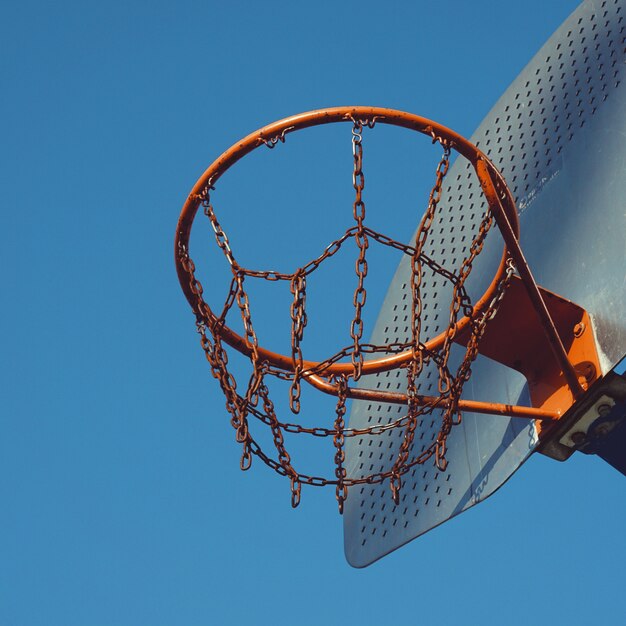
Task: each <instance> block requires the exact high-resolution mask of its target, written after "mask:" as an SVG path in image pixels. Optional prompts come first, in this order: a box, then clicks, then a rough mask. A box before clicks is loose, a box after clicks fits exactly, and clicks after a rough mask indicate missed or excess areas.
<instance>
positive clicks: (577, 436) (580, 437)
mask: <svg viewBox="0 0 626 626" xmlns="http://www.w3.org/2000/svg"><path fill="white" fill-rule="evenodd" d="M569 438H570V439H571V440H572V441H573V442H574V445H575V446H582V444H583V443H585V440H586V439H587V434H586V433H584V432H583V431H582V430H579V431H576V432H575V433H572V434H571V435H570V436H569Z"/></svg>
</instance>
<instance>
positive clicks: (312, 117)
mask: <svg viewBox="0 0 626 626" xmlns="http://www.w3.org/2000/svg"><path fill="white" fill-rule="evenodd" d="M355 120H356V121H361V122H362V123H363V125H365V124H367V123H370V124H373V123H376V124H390V125H393V126H400V127H403V128H406V129H409V130H413V131H417V132H419V133H422V134H424V135H427V136H429V137H431V138H432V139H433V141H436V140H441V141H443V142H446V143H447V144H448V145H449V146H450V148H451V149H453V150H454V151H455V152H457V153H458V154H460V155H461V156H463V157H464V158H465V159H467V160H468V161H469V162H470V163H471V164H472V165H473V166H474V169H475V170H476V167H477V164H478V163H479V162H481V161H482V162H483V164H486V165H487V167H488V168H489V174H490V175H491V177H492V178H493V179H496V180H498V181H499V182H500V184H501V187H502V189H503V190H504V197H503V198H500V203H501V206H500V207H499V206H498V205H497V204H496V202H497V199H496V200H494V199H493V198H491V197H489V196H485V199H486V200H487V202H488V204H489V207H490V209H491V210H492V211H493V212H494V213H496V212H498V211H499V210H501V209H504V213H505V214H506V216H507V218H508V220H509V222H510V225H511V228H512V230H513V231H514V234H515V237H516V238H518V237H519V220H518V216H517V210H516V208H515V201H514V199H513V196H512V195H511V192H510V190H509V188H508V187H507V185H506V182H505V181H504V178H503V177H502V175H501V174H500V172H499V171H498V170H497V168H496V167H495V166H494V165H493V163H492V162H491V161H490V160H489V159H488V158H487V156H486V155H485V154H484V153H483V152H481V151H480V150H479V149H478V148H477V147H476V146H475V145H474V144H472V143H471V142H470V141H468V140H467V139H465V138H464V137H463V136H461V135H459V134H458V133H455V132H454V131H453V130H450V129H449V128H447V127H445V126H442V125H441V124H438V123H437V122H433V121H432V120H429V119H426V118H424V117H420V116H418V115H414V114H412V113H406V112H404V111H397V110H394V109H386V108H380V107H358V106H357V107H333V108H328V109H318V110H315V111H309V112H307V113H300V114H298V115H294V116H292V117H287V118H285V119H282V120H279V121H278V122H274V123H273V124H269V125H267V126H264V127H263V128H261V129H259V130H257V131H255V132H253V133H251V134H250V135H248V136H247V137H245V138H244V139H242V140H241V141H238V142H237V143H236V144H234V145H233V146H232V147H230V148H229V149H228V150H226V152H224V153H223V154H222V155H221V156H220V157H219V158H218V159H217V160H215V161H214V162H213V163H212V164H211V165H210V166H209V168H208V169H207V170H206V171H205V172H204V174H202V176H201V177H200V178H199V179H198V181H197V182H196V184H195V185H194V187H193V189H192V191H191V193H190V194H189V196H188V198H187V200H186V202H185V204H184V205H183V208H182V211H181V214H180V217H179V219H178V225H177V228H176V236H175V239H174V258H175V262H176V271H177V273H178V280H179V282H180V285H181V287H182V289H183V292H184V294H185V297H186V298H187V300H188V302H189V304H190V305H191V307H192V309H193V311H194V313H196V315H198V314H199V307H198V304H199V303H198V299H197V296H195V295H194V293H193V292H192V291H191V288H190V284H189V274H188V273H187V272H186V270H185V269H184V268H183V265H182V262H181V261H182V257H181V251H183V250H184V251H188V250H189V238H190V235H191V228H192V225H193V222H194V219H195V216H196V214H197V212H198V209H199V207H200V205H201V202H202V193H203V191H204V190H205V189H206V188H207V187H210V186H212V185H214V184H215V183H216V182H217V180H218V179H219V178H220V177H221V176H222V174H224V172H226V170H228V169H229V168H230V167H232V166H233V165H234V164H235V163H237V161H239V160H240V159H242V158H243V157H244V156H245V155H246V154H249V153H250V152H252V151H253V150H255V149H256V148H259V147H261V146H264V145H268V144H270V145H273V144H276V143H277V142H278V141H284V139H285V136H286V135H287V134H289V133H292V132H295V131H297V130H302V129H304V128H309V127H312V126H320V125H322V124H332V123H337V122H354V121H355ZM481 170H483V168H480V169H479V170H476V176H477V178H478V179H479V180H481V181H482V179H483V178H484V176H485V174H484V173H483V172H482V171H481ZM508 256H509V254H508V251H507V248H506V246H505V247H504V250H503V253H502V258H501V260H500V264H499V266H498V269H497V271H496V273H495V275H494V278H493V280H492V281H491V284H490V285H489V287H488V288H487V290H486V291H485V293H484V294H483V295H482V297H481V298H480V300H479V301H478V302H477V303H476V305H475V306H474V311H475V314H480V313H481V312H482V311H483V309H485V308H486V307H487V305H488V304H489V302H491V300H492V298H493V297H494V295H495V292H496V289H497V287H498V284H499V283H500V281H501V280H502V278H503V276H504V273H505V272H506V261H507V258H508ZM204 308H205V309H206V310H208V312H209V314H210V319H209V322H215V321H216V320H217V317H216V316H215V314H214V313H213V311H212V310H211V308H210V307H209V306H208V305H207V304H206V303H205V305H204ZM469 323H470V318H469V317H464V318H462V319H461V320H459V321H458V323H457V324H456V331H457V332H459V331H462V330H463V329H464V328H465V327H466V326H467V325H468V324H469ZM219 333H220V335H221V336H222V338H223V339H224V341H226V343H228V344H229V345H230V346H232V347H233V348H235V349H236V350H238V351H239V352H241V353H243V354H245V355H246V356H250V354H251V352H252V349H251V346H250V344H249V343H248V342H247V341H246V339H244V338H243V337H242V336H241V335H239V334H237V333H236V332H235V331H233V330H232V329H231V328H229V327H228V326H226V325H225V324H220V325H219ZM444 339H445V332H443V333H441V334H440V335H438V336H437V337H435V338H433V339H431V340H429V341H428V342H426V344H425V348H426V350H429V351H433V352H434V351H436V350H438V349H439V348H440V347H441V345H443V342H444ZM257 352H258V355H259V358H260V359H261V360H262V361H267V362H268V363H270V364H271V365H273V366H274V367H278V368H280V369H282V370H284V371H289V372H292V371H293V369H294V365H293V359H292V357H291V356H286V355H283V354H279V353H276V352H272V351H271V350H268V349H266V348H263V347H261V346H259V347H258V348H257ZM412 358H413V352H412V351H411V350H406V351H404V352H400V353H397V354H393V355H389V356H384V357H381V358H376V359H369V360H367V361H364V363H363V370H362V373H363V374H375V373H377V372H383V371H387V370H390V369H395V368H397V367H399V366H401V365H403V364H405V363H408V362H409V361H410V360H411V359H412ZM302 365H303V368H304V372H303V377H305V378H306V371H307V370H312V369H315V368H316V367H317V366H318V365H320V363H319V362H316V361H303V363H302ZM352 371H353V365H352V363H333V364H332V365H329V366H328V367H326V368H325V369H324V377H325V378H331V377H333V376H337V375H341V374H346V375H347V374H350V373H351V372H352Z"/></svg>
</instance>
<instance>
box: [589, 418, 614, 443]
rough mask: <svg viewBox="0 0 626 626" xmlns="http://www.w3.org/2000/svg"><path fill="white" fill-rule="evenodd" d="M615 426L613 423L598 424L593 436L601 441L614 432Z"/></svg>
mask: <svg viewBox="0 0 626 626" xmlns="http://www.w3.org/2000/svg"><path fill="white" fill-rule="evenodd" d="M614 426H615V424H614V423H611V422H604V424H598V425H597V426H596V427H595V428H594V429H593V436H594V437H598V438H599V439H601V438H602V437H604V435H607V434H608V433H610V432H611V431H612V430H613V427H614Z"/></svg>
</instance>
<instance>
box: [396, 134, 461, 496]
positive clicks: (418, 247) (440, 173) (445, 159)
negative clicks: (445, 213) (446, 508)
mask: <svg viewBox="0 0 626 626" xmlns="http://www.w3.org/2000/svg"><path fill="white" fill-rule="evenodd" d="M442 145H443V156H442V157H441V160H440V161H439V164H438V165H437V170H436V176H435V184H434V185H433V188H432V189H431V191H430V195H429V197H428V205H427V207H426V211H425V212H424V216H423V217H422V219H421V221H420V225H419V227H418V229H417V233H416V235H415V248H414V250H413V254H412V255H411V350H412V353H413V358H412V359H411V362H410V363H409V365H408V367H407V396H408V398H409V401H408V416H409V422H408V424H407V427H406V430H405V432H404V438H403V440H402V444H401V445H400V450H399V451H398V456H397V458H396V461H395V463H394V465H393V469H392V478H391V480H390V482H389V486H390V489H391V496H392V498H393V501H394V502H395V503H396V504H398V503H399V501H400V489H401V487H402V479H401V477H400V473H399V471H400V469H401V468H402V467H403V465H404V464H405V463H406V461H407V458H408V456H409V452H410V450H411V447H412V445H413V440H414V438H415V429H416V427H417V420H418V417H419V411H418V410H417V404H416V396H417V387H416V385H417V380H418V378H419V376H420V374H421V373H422V369H423V367H424V353H423V350H422V349H421V344H420V336H421V328H422V298H421V284H422V253H423V251H424V247H425V246H426V242H427V241H428V235H429V233H430V229H431V226H432V223H433V221H434V219H435V215H436V212H437V206H438V205H439V202H440V200H441V192H442V187H443V181H444V179H445V177H446V174H447V173H448V167H449V165H450V146H449V145H448V144H447V143H445V142H442ZM440 369H441V368H440Z"/></svg>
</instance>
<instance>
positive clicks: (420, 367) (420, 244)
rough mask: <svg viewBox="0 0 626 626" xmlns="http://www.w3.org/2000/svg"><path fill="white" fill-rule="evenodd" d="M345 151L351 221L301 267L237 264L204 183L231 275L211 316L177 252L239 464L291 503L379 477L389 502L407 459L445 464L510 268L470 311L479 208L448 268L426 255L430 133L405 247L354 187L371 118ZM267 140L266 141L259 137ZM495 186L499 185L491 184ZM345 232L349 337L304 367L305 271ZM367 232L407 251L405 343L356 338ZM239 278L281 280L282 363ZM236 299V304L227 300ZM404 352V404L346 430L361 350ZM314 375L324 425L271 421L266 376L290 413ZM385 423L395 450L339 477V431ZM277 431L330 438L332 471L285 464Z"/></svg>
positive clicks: (363, 432) (379, 428) (441, 173)
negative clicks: (428, 431)
mask: <svg viewBox="0 0 626 626" xmlns="http://www.w3.org/2000/svg"><path fill="white" fill-rule="evenodd" d="M351 121H352V152H353V179H352V180H353V187H354V191H355V200H354V203H353V219H354V221H355V225H353V226H351V227H350V228H348V229H347V230H346V232H345V233H344V234H343V235H342V236H341V237H339V238H337V239H335V240H334V241H333V242H332V243H331V244H329V245H328V246H327V247H326V249H325V250H324V251H323V252H322V253H321V254H320V255H319V256H317V257H316V258H314V259H313V260H311V261H309V262H307V263H306V264H304V265H302V266H301V267H300V268H298V269H297V270H296V271H294V272H293V273H281V272H277V271H273V270H251V269H246V268H243V267H241V266H240V265H239V264H238V263H237V261H236V259H235V256H234V254H233V251H232V249H231V246H230V242H229V239H228V237H227V235H226V234H225V232H224V230H223V229H222V227H221V225H220V223H219V221H218V219H217V217H216V215H215V211H214V209H213V206H212V204H211V201H210V190H212V189H213V187H212V185H211V183H210V182H209V184H207V187H206V189H205V191H204V192H203V193H202V194H201V195H200V196H199V197H198V198H199V200H200V202H201V204H202V206H203V208H204V213H205V215H206V216H207V218H208V220H209V223H210V225H211V228H212V230H213V233H214V235H215V241H216V243H217V245H218V247H219V248H220V249H221V251H222V253H223V255H224V257H225V259H226V261H227V263H228V265H229V268H230V271H231V273H232V279H231V283H230V287H229V292H228V295H227V297H226V301H225V303H224V306H223V308H222V311H221V314H220V315H219V317H216V316H214V315H213V313H212V312H211V309H210V308H209V306H208V305H207V304H206V302H205V301H204V298H203V288H202V284H201V283H200V281H199V280H198V279H197V278H196V268H195V265H194V263H193V261H192V259H191V257H190V256H189V254H188V251H187V249H186V248H185V247H184V246H181V247H180V248H179V250H178V255H179V259H180V264H181V267H182V268H183V271H184V272H185V273H186V274H187V277H188V285H189V289H190V291H191V293H192V294H193V297H194V299H195V302H194V310H195V313H196V326H197V331H198V334H199V336H200V343H201V346H202V350H203V352H204V354H205V357H206V360H207V361H208V363H209V366H210V370H211V374H212V376H213V377H214V378H216V379H217V380H218V382H219V385H220V388H221V390H222V393H223V394H224V398H225V404H226V410H227V411H228V413H229V415H230V422H231V425H232V427H233V429H234V430H235V437H236V440H237V442H238V443H240V444H241V445H242V455H241V462H240V465H241V468H242V469H243V470H246V469H248V468H249V467H250V465H251V462H252V455H255V456H256V457H257V458H259V459H261V460H262V461H263V463H265V464H266V465H268V466H269V467H270V468H271V469H273V470H274V471H275V472H277V473H278V474H280V475H282V476H286V477H287V478H288V479H289V481H290V490H291V504H292V506H293V507H297V506H298V504H299V503H300V500H301V489H302V485H310V486H325V485H334V486H335V496H336V500H337V505H338V508H339V512H340V513H343V511H344V507H345V501H346V498H347V496H348V489H349V488H350V487H352V486H355V485H372V484H379V483H383V482H385V481H389V485H390V490H391V495H392V498H393V501H394V502H395V504H396V505H397V504H399V502H400V497H401V490H402V480H403V476H404V475H405V474H406V473H407V472H409V471H410V470H411V468H413V467H415V466H416V465H421V464H423V463H426V462H427V461H428V460H429V459H433V458H434V462H435V465H436V466H437V467H438V468H440V469H445V466H446V464H447V461H446V456H445V455H446V444H447V437H448V435H449V433H450V432H451V429H452V427H453V426H454V425H456V424H458V423H460V420H461V414H460V411H459V408H458V405H459V400H460V398H461V393H462V391H463V385H464V384H465V382H467V380H469V378H470V376H471V367H472V364H473V362H474V361H475V359H476V357H477V355H478V346H479V342H480V340H481V338H482V336H483V335H484V332H485V328H486V326H487V324H488V323H489V321H490V320H491V319H493V317H494V316H495V315H496V313H497V311H498V307H499V305H500V303H501V301H502V299H503V298H504V295H505V292H506V289H507V286H508V284H509V281H510V279H511V276H512V275H513V273H514V271H515V268H514V266H513V263H512V261H511V260H510V259H509V260H508V261H507V264H506V271H505V273H504V276H503V278H502V279H501V280H500V282H499V283H498V284H497V286H496V290H495V292H494V293H495V295H494V296H493V297H492V299H491V301H490V302H489V304H488V305H487V307H486V308H485V309H484V310H483V311H481V313H480V315H478V314H477V313H476V312H475V311H474V307H473V305H472V302H471V300H470V298H469V295H468V293H467V289H466V282H467V279H468V277H469V275H470V273H471V271H472V267H473V263H474V261H475V259H476V257H477V256H478V254H480V252H481V251H482V249H483V247H484V243H485V238H486V236H487V234H488V232H489V230H490V229H491V227H492V225H493V223H494V219H493V216H492V215H491V212H490V210H489V209H487V210H486V211H485V213H484V215H483V216H482V219H481V222H480V224H479V228H478V232H477V234H476V235H475V236H474V238H473V240H472V242H471V245H470V248H469V252H468V253H467V256H466V257H465V258H464V259H463V262H462V263H461V265H460V267H459V268H458V269H456V270H454V269H451V268H447V267H444V266H443V265H442V264H441V263H440V262H438V261H437V260H436V259H435V258H432V257H431V256H429V255H428V254H427V253H426V248H427V244H428V241H429V236H430V235H431V230H432V226H433V224H434V222H435V218H436V215H437V213H438V207H439V203H440V201H441V197H442V190H443V184H444V180H445V177H446V174H447V172H448V169H449V165H450V152H451V146H450V145H449V144H448V143H447V142H446V141H445V140H443V139H441V138H440V137H436V136H435V135H434V133H432V135H433V143H435V142H438V143H439V144H440V145H441V146H442V147H443V156H442V157H441V160H440V161H439V163H438V166H437V169H436V178H435V183H434V185H433V188H432V189H431V191H430V195H429V198H428V205H427V207H426V211H425V212H424V215H423V217H422V219H421V221H420V226H419V228H418V231H417V234H416V237H415V242H414V245H407V244H404V243H401V242H399V241H396V240H394V239H392V238H391V237H388V236H387V235H383V234H381V233H378V232H376V231H374V230H372V229H371V228H368V227H367V226H365V223H364V220H365V202H364V201H363V195H362V194H363V189H364V186H365V177H364V174H363V145H362V131H363V128H364V126H367V127H369V128H372V127H373V126H374V123H375V119H372V120H355V119H352V118H351ZM268 141H269V144H271V145H270V147H272V146H273V145H275V144H276V143H278V142H279V141H280V142H283V141H284V136H281V137H279V138H277V139H276V140H273V139H272V140H268ZM269 144H268V145H269ZM498 192H499V193H500V194H502V193H504V192H503V191H502V188H499V190H498ZM349 239H354V240H355V243H356V245H357V248H358V258H357V260H356V263H355V271H356V275H357V281H358V282H357V287H356V289H355V291H354V296H353V305H354V318H353V320H352V322H351V325H350V339H351V344H350V345H348V346H346V347H343V348H341V349H340V350H339V351H338V352H336V353H335V354H334V355H332V356H330V357H328V358H327V359H326V360H324V361H321V362H319V363H317V364H315V365H314V366H311V365H307V367H308V369H307V370H306V371H305V370H304V367H305V360H304V357H303V352H302V347H301V343H302V340H303V336H304V329H305V327H306V325H307V313H306V304H307V302H306V300H307V278H308V276H309V275H310V274H312V273H313V272H314V271H316V270H317V269H318V267H320V265H321V264H322V263H323V262H324V261H326V260H327V259H329V258H331V257H332V256H333V255H335V254H336V253H337V252H338V251H339V250H340V248H341V246H342V245H343V244H344V243H345V242H346V241H347V240H349ZM370 240H372V241H375V242H377V243H379V244H381V245H384V246H387V247H389V248H391V249H394V250H397V251H399V252H400V253H402V254H403V255H406V256H407V257H408V260H409V263H410V296H411V302H410V323H411V332H410V336H409V337H408V339H407V340H406V341H405V342H401V341H398V340H397V341H395V342H391V343H387V344H383V345H374V344H367V343H363V342H362V339H363V330H364V329H363V320H362V313H363V307H364V306H365V302H366V298H367V293H366V289H365V279H366V276H367V273H368V266H367V260H366V252H367V249H368V247H369V243H370ZM424 268H428V270H429V271H431V272H432V274H433V275H436V276H439V277H440V278H441V279H443V280H444V281H446V283H448V284H449V285H451V287H452V302H451V305H450V316H449V319H448V322H447V326H446V329H445V331H444V341H443V345H442V346H441V347H440V348H439V349H438V350H437V351H429V350H427V348H426V346H425V345H424V343H423V341H422V338H421V334H422V312H423V297H424V296H423V293H422V291H423V288H424V287H425V283H424V282H423V272H424ZM246 279H264V280H267V281H285V282H288V283H289V288H290V292H291V296H292V300H291V305H290V318H291V359H290V362H291V367H290V368H287V367H285V368H281V367H278V366H277V365H275V364H269V363H268V362H266V361H262V360H261V358H260V355H259V341H258V338H257V333H256V331H255V328H254V326H253V323H252V315H251V310H250V300H249V297H248V294H247V292H246V289H245V286H246ZM235 305H236V306H235ZM233 309H238V310H239V314H240V316H241V320H242V323H243V328H244V333H243V338H244V341H245V343H246V346H247V354H248V358H249V361H250V364H251V366H252V372H251V375H250V378H249V380H248V383H247V386H246V387H245V390H243V387H242V391H241V392H240V391H238V389H237V383H236V381H235V377H234V376H233V374H232V373H231V371H230V369H229V362H228V352H227V346H226V344H225V343H224V342H223V340H222V330H223V328H224V326H225V325H226V318H227V316H228V315H229V313H230V312H231V311H232V310H233ZM460 316H463V317H469V328H470V336H469V339H468V340H467V343H466V350H465V353H464V355H463V357H462V359H461V362H460V365H459V366H458V368H457V369H456V371H452V370H451V367H450V364H449V361H450V352H451V348H452V344H453V343H454V341H455V339H456V334H457V324H458V321H459V317H460ZM407 350H409V351H410V352H411V359H410V360H409V362H408V363H407V364H406V370H407V371H406V381H407V392H406V395H407V406H406V412H405V413H404V414H403V415H401V416H399V417H398V418H397V419H395V420H394V421H391V422H389V423H385V424H381V423H377V424H374V425H369V426H367V427H364V428H347V427H346V424H345V415H346V410H347V409H346V404H347V399H348V397H349V391H350V389H349V387H348V381H349V380H350V379H352V380H354V381H357V380H359V378H360V377H361V376H362V373H363V364H364V355H366V354H384V355H392V354H398V353H401V352H405V351H407ZM348 360H350V361H351V365H352V371H351V372H350V373H349V374H345V375H341V376H336V375H333V374H331V373H330V371H329V368H330V367H331V366H332V365H334V364H336V363H339V362H342V361H346V362H347V361H348ZM426 364H431V365H433V366H434V367H435V368H436V371H437V372H438V379H439V380H438V385H439V392H440V396H439V397H438V398H434V399H433V400H431V401H429V402H428V403H426V402H425V401H424V397H423V396H420V395H419V393H418V389H419V385H420V380H419V379H420V375H421V374H422V373H423V371H424V367H425V365H426ZM311 375H317V376H321V377H323V378H325V379H326V380H328V381H329V382H331V383H334V385H335V387H336V389H337V402H336V406H335V416H334V423H333V425H332V427H330V425H328V426H321V427H320V426H311V427H309V426H303V425H301V424H291V423H287V422H281V421H280V420H279V419H278V416H277V412H276V408H275V406H274V403H273V402H272V400H271V399H270V388H269V387H268V385H267V383H266V378H273V379H277V380H281V381H286V382H287V383H289V407H290V409H291V411H292V412H293V413H294V414H297V413H299V412H300V408H301V407H300V395H301V382H302V379H303V378H304V379H305V380H306V377H307V376H311ZM424 416H430V418H431V419H432V420H433V422H432V423H434V420H435V419H440V420H441V423H440V426H439V429H438V432H437V434H436V436H435V437H433V439H432V440H431V441H430V442H429V443H428V444H426V445H424V446H423V447H422V450H421V451H420V452H419V453H418V454H415V453H414V452H413V448H414V440H415V435H416V432H419V431H418V426H419V427H420V428H421V424H422V423H423V419H422V418H424ZM249 418H253V423H257V422H258V423H263V424H266V425H267V426H269V429H270V431H271V434H272V439H273V444H274V448H275V450H276V458H272V457H271V456H269V455H268V454H267V453H266V452H264V451H263V450H262V448H261V447H260V445H259V444H258V442H257V441H256V440H255V439H254V438H253V437H252V434H251V432H250V424H249ZM392 430H402V440H401V443H400V446H399V448H398V453H397V455H396V457H395V460H394V461H393V463H392V464H391V467H388V469H385V470H383V469H382V468H381V471H378V472H373V473H370V474H367V475H365V476H348V473H347V470H346V467H345V461H346V449H345V440H346V438H347V437H356V436H359V437H363V436H368V437H375V436H382V435H384V434H385V433H389V432H390V431H392ZM285 433H294V434H300V433H304V434H309V435H311V436H314V437H332V440H333V447H334V450H335V454H334V465H335V471H334V478H323V477H320V476H312V475H308V474H304V473H299V472H298V471H297V470H296V469H295V468H294V466H293V463H292V460H291V456H290V454H289V453H288V452H287V448H286V444H285Z"/></svg>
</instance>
